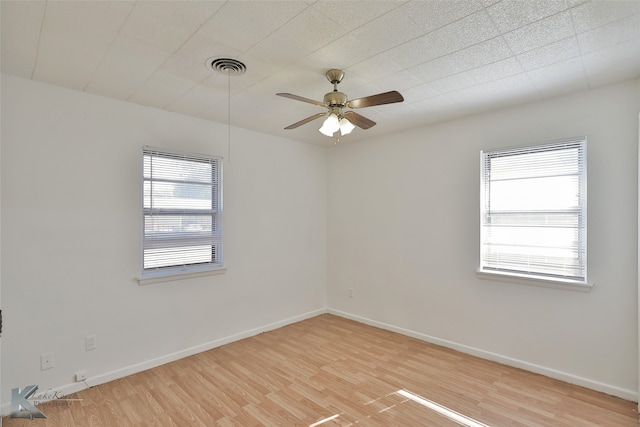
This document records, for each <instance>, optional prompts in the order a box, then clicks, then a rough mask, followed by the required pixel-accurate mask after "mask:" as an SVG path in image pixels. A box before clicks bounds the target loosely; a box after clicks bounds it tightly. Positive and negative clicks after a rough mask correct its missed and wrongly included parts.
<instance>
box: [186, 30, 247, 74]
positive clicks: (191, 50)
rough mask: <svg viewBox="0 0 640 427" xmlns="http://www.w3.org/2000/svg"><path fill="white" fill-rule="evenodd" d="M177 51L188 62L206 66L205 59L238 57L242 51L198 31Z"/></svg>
mask: <svg viewBox="0 0 640 427" xmlns="http://www.w3.org/2000/svg"><path fill="white" fill-rule="evenodd" d="M176 53H177V54H179V55H180V57H182V58H185V59H187V60H188V62H190V63H193V64H201V65H202V66H203V67H204V64H205V61H206V60H207V59H209V58H213V57H215V58H237V57H238V56H239V55H240V54H241V53H242V52H241V51H240V50H236V49H232V48H230V47H229V46H227V45H226V44H225V43H222V42H219V41H217V40H215V39H214V38H212V37H210V36H207V35H205V34H203V33H202V32H196V33H194V34H193V35H192V36H191V37H190V38H189V40H187V41H186V42H185V43H184V44H183V45H182V46H181V47H180V49H179V50H178V51H177V52H176ZM198 68H199V67H198Z"/></svg>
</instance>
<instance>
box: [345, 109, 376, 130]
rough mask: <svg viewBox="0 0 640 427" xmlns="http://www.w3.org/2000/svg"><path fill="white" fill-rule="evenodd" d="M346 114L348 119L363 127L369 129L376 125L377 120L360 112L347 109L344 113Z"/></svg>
mask: <svg viewBox="0 0 640 427" xmlns="http://www.w3.org/2000/svg"><path fill="white" fill-rule="evenodd" d="M344 116H345V117H346V118H347V120H349V121H350V122H351V123H353V124H354V125H356V126H358V127H359V128H361V129H369V128H370V127H374V126H375V125H376V122H374V121H373V120H369V119H367V118H366V117H365V116H363V115H361V114H358V113H356V112H355V111H347V112H346V113H344Z"/></svg>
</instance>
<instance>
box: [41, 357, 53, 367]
mask: <svg viewBox="0 0 640 427" xmlns="http://www.w3.org/2000/svg"><path fill="white" fill-rule="evenodd" d="M51 368H53V353H45V354H41V355H40V370H41V371H45V370H47V369H51Z"/></svg>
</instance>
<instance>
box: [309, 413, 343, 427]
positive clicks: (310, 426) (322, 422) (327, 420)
mask: <svg viewBox="0 0 640 427" xmlns="http://www.w3.org/2000/svg"><path fill="white" fill-rule="evenodd" d="M339 416H340V414H335V415H332V416H330V417H327V418H325V419H324V420H320V421H318V422H316V423H313V424H309V427H316V426H319V425H320V424H324V423H326V422H329V421H331V420H335V419H336V418H338V417H339Z"/></svg>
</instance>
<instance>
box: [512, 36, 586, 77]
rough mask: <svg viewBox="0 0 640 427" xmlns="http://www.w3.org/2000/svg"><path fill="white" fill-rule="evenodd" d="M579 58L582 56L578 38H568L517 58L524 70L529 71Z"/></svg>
mask: <svg viewBox="0 0 640 427" xmlns="http://www.w3.org/2000/svg"><path fill="white" fill-rule="evenodd" d="M578 56H580V47H579V46H578V39H577V38H576V37H567V38H566V39H564V40H560V41H557V42H555V43H550V44H548V45H546V46H542V47H540V48H538V49H534V50H530V51H529V52H526V53H522V54H520V55H518V56H517V58H518V61H520V63H521V64H522V66H523V67H524V69H525V70H527V71H529V70H535V69H536V68H541V67H545V66H547V65H551V64H555V63H556V62H562V61H565V60H567V59H571V58H576V57H578Z"/></svg>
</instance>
